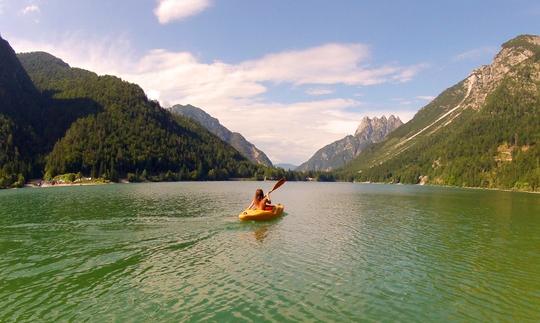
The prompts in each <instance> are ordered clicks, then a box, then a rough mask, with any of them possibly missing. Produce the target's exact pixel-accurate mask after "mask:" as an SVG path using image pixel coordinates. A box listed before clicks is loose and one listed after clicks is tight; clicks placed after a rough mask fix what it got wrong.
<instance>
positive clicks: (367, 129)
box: [296, 115, 403, 171]
mask: <svg viewBox="0 0 540 323" xmlns="http://www.w3.org/2000/svg"><path fill="white" fill-rule="evenodd" d="M402 124H403V122H401V120H400V119H399V118H398V117H395V116H393V115H391V116H390V117H389V118H388V119H387V118H386V117H385V116H382V117H381V118H377V117H375V118H373V119H370V118H369V117H364V118H363V119H362V122H360V125H359V126H358V129H356V132H355V134H354V136H351V135H349V136H347V137H345V138H343V139H340V140H338V141H335V142H333V143H331V144H329V145H326V146H324V147H323V148H321V149H319V150H318V151H317V152H316V153H315V154H314V155H313V156H312V157H311V158H310V159H309V160H308V161H307V162H305V163H303V164H302V165H300V166H298V168H296V170H297V171H310V170H313V171H331V170H334V169H336V168H339V167H342V166H344V165H345V164H347V163H348V162H350V161H351V160H353V159H354V158H355V157H357V156H358V155H359V154H360V153H361V152H362V151H363V150H364V149H365V148H366V147H367V146H369V145H371V144H373V143H377V142H380V141H382V140H383V139H384V138H385V137H386V136H387V135H388V134H389V133H390V132H392V131H394V130H395V129H397V128H398V127H399V126H401V125H402Z"/></svg>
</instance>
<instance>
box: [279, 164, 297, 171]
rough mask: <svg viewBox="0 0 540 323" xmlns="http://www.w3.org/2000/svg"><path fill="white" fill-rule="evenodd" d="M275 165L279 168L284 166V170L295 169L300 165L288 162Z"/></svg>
mask: <svg viewBox="0 0 540 323" xmlns="http://www.w3.org/2000/svg"><path fill="white" fill-rule="evenodd" d="M274 166H276V167H279V168H283V169H284V170H295V169H296V168H297V167H298V166H296V165H293V164H287V163H281V164H276V165H274Z"/></svg>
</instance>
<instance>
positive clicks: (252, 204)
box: [247, 201, 255, 210]
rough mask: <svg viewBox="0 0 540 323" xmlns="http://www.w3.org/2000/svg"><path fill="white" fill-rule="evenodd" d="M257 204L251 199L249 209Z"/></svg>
mask: <svg viewBox="0 0 540 323" xmlns="http://www.w3.org/2000/svg"><path fill="white" fill-rule="evenodd" d="M254 206H255V201H251V204H250V205H249V206H248V207H247V210H251V208H252V207H254Z"/></svg>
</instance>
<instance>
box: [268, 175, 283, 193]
mask: <svg viewBox="0 0 540 323" xmlns="http://www.w3.org/2000/svg"><path fill="white" fill-rule="evenodd" d="M286 181H287V179H286V178H285V177H283V178H282V179H280V180H279V181H278V182H277V183H276V185H274V188H273V189H272V190H271V191H270V193H272V192H273V191H275V190H277V189H278V188H280V187H281V185H283V184H285V182H286ZM270 193H268V194H270Z"/></svg>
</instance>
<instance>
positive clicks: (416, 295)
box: [0, 182, 540, 322]
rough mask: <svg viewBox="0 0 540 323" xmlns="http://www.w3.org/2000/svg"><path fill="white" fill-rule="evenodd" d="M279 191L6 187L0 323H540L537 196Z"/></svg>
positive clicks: (318, 188) (330, 188)
mask: <svg viewBox="0 0 540 323" xmlns="http://www.w3.org/2000/svg"><path fill="white" fill-rule="evenodd" d="M272 185H273V183H269V182H267V183H261V182H259V183H257V182H219V183H152V184H129V185H104V186H88V187H64V188H48V189H21V190H6V191H0V321H2V322H3V321H12V320H21V321H36V320H39V321H58V320H73V321H84V320H87V321H97V322H101V321H126V320H127V321H141V322H142V321H152V320H153V321H170V322H177V321H186V320H187V321H200V320H212V321H239V320H248V321H260V320H268V321H279V322H282V321H298V320H299V321H350V320H360V319H364V320H367V321H396V320H399V321H447V320H452V321H475V320H481V321H493V320H499V321H500V320H502V321H506V320H508V321H510V320H518V321H539V320H540V195H536V194H526V193H510V192H498V191H480V190H463V189H451V188H436V187H418V186H398V185H394V186H392V185H369V184H349V183H287V184H286V185H285V186H283V187H282V188H281V189H280V190H278V191H277V192H276V193H275V194H273V199H274V202H281V203H283V204H285V207H286V213H287V214H286V215H285V216H284V217H283V218H281V219H279V220H277V221H273V222H269V223H241V222H239V221H238V220H237V214H238V213H239V212H240V211H241V210H242V209H243V208H244V207H245V206H246V205H247V204H248V203H249V199H250V198H251V197H252V194H253V191H254V190H255V188H257V187H259V186H263V188H264V189H265V190H266V189H268V188H270V187H271V186H272Z"/></svg>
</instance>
